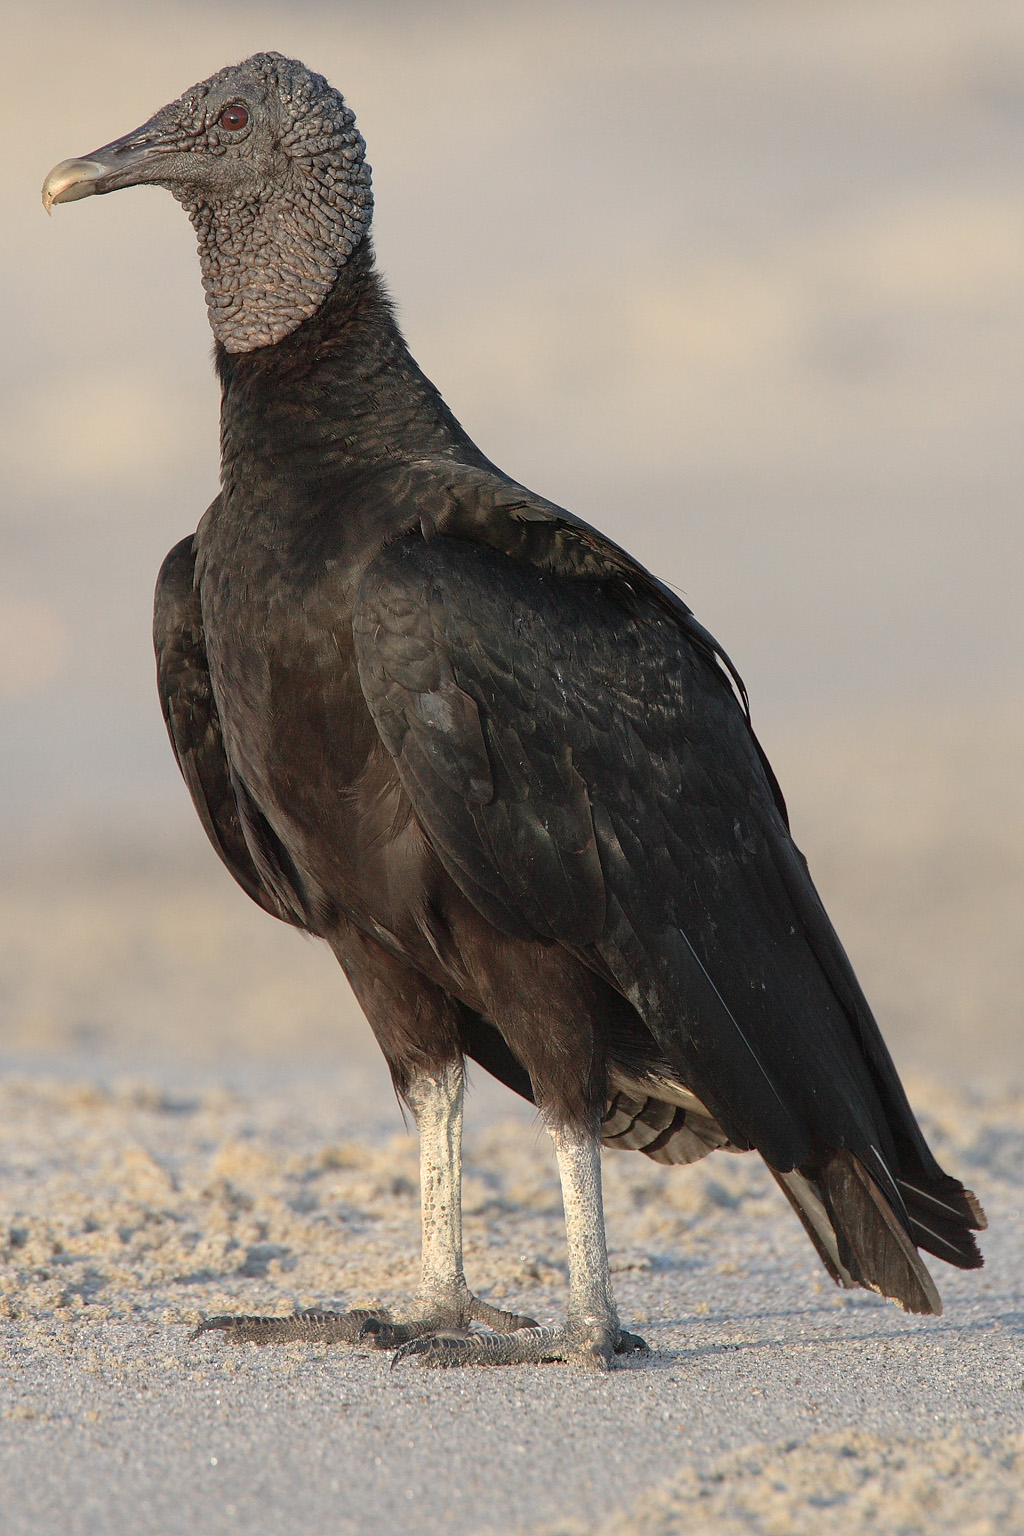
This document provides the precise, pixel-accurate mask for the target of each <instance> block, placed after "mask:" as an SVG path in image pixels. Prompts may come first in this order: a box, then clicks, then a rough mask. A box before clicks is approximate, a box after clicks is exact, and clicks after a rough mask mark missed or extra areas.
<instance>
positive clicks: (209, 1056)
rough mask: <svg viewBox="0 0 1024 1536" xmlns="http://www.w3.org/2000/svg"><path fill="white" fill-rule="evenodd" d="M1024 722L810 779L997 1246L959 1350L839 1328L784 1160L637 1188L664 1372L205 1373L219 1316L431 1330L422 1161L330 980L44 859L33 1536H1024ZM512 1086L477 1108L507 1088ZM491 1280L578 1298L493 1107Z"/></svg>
mask: <svg viewBox="0 0 1024 1536" xmlns="http://www.w3.org/2000/svg"><path fill="white" fill-rule="evenodd" d="M1021 718H1022V717H1021V712H1020V711H1012V710H1009V709H1007V710H1006V711H1004V712H999V713H997V714H995V715H991V714H990V715H987V716H985V717H981V716H979V717H978V718H976V719H970V720H968V719H961V720H960V721H959V724H957V723H956V722H952V721H942V720H932V721H931V722H930V723H928V724H926V723H924V722H922V721H921V720H915V719H910V718H906V719H903V720H902V721H900V720H896V719H893V720H889V721H883V722H875V723H874V724H873V725H872V726H871V727H870V729H869V728H868V726H867V725H862V726H861V727H858V728H857V729H854V728H853V727H852V726H844V727H843V728H842V729H841V730H837V731H835V732H833V733H831V734H830V733H829V732H828V731H827V730H826V729H825V728H824V727H822V728H821V729H819V730H818V731H817V732H815V733H814V734H813V735H810V734H808V735H805V736H803V737H801V738H799V739H794V740H791V741H789V742H788V743H782V744H779V745H773V752H774V755H775V758H776V761H777V764H778V766H779V769H780V772H781V773H782V776H783V779H784V782H785V783H786V786H787V789H788V791H789V793H790V798H791V801H792V803H793V806H794V812H795V816H794V819H795V822H796V824H797V826H798V830H799V835H800V837H801V840H802V841H803V843H804V845H805V846H806V848H807V850H808V852H809V854H810V856H811V862H812V867H813V868H814V869H815V870H816V871H817V872H818V874H819V877H820V881H821V884H822V887H823V889H825V891H826V895H827V898H828V901H829V904H830V906H831V908H832V910H833V913H834V915H835V916H836V918H837V921H838V923H839V926H840V929H841V931H842V932H843V934H844V937H845V938H846V939H847V941H848V943H849V945H850V948H851V951H852V952H853V954H854V957H855V959H856V961H857V964H858V966H859V968H860V970H861V973H862V975H863V976H864V979H865V982H866V984H867V985H868V989H869V991H870V993H871V995H872V997H873V998H874V1000H875V1002H876V1004H877V1007H878V1011H879V1013H880V1015H881V1016H882V1017H883V1019H884V1020H885V1021H886V1028H887V1032H888V1034H889V1036H890V1039H891V1042H892V1044H893V1048H894V1050H895V1052H896V1055H897V1058H898V1060H899V1061H900V1063H901V1065H902V1066H903V1067H904V1068H905V1070H906V1072H907V1079H908V1083H909V1084H910V1090H911V1096H912V1099H913V1101H914V1103H915V1105H916V1106H917V1108H918V1110H919V1112H920V1113H921V1115H922V1117H923V1119H924V1121H925V1124H926V1127H927V1129H928V1132H929V1135H930V1137H931V1138H932V1140H933V1144H934V1145H935V1146H936V1148H937V1149H938V1151H939V1153H940V1156H941V1158H942V1159H943V1161H944V1162H945V1163H946V1164H947V1165H948V1166H949V1167H950V1168H952V1169H953V1170H954V1171H956V1172H957V1173H958V1174H960V1175H961V1176H962V1177H963V1178H965V1179H966V1180H967V1182H968V1183H970V1184H971V1185H972V1186H973V1187H975V1188H976V1189H977V1190H978V1192H979V1193H980V1195H981V1196H982V1198H983V1200H984V1202H985V1205H986V1207H987V1209H988V1212H989V1215H990V1217H991V1223H992V1224H991V1228H990V1231H989V1232H988V1233H987V1234H986V1235H985V1240H984V1248H985V1254H986V1259H987V1267H986V1269H985V1270H984V1271H983V1272H982V1273H981V1274H971V1275H963V1274H958V1273H955V1272H953V1271H950V1270H947V1269H945V1268H944V1267H943V1266H942V1265H940V1264H935V1266H934V1268H935V1272H936V1277H937V1280H938V1282H939V1286H940V1289H941V1291H942V1294H943V1296H944V1299H945V1302H946V1311H945V1313H944V1315H943V1316H942V1317H941V1318H938V1319H930V1320H924V1321H923V1320H921V1319H914V1318H908V1317H905V1316H904V1315H903V1314H902V1313H900V1312H899V1311H897V1310H896V1309H895V1308H893V1307H891V1306H887V1305H885V1304H883V1303H882V1302H880V1301H879V1300H878V1299H877V1298H875V1297H873V1296H870V1295H866V1294H862V1293H856V1294H853V1295H850V1296H848V1295H844V1294H841V1293H839V1292H837V1291H836V1290H835V1289H834V1288H833V1287H832V1285H831V1283H830V1282H829V1281H828V1280H827V1279H826V1277H825V1276H824V1275H823V1274H822V1273H821V1271H820V1270H819V1269H818V1267H817V1264H816V1257H815V1254H814V1253H813V1251H812V1249H811V1248H810V1246H809V1245H808V1243H807V1241H806V1239H805V1237H804V1235H803V1233H802V1231H801V1230H800V1228H799V1227H798V1225H797V1223H796V1222H795V1221H794V1220H793V1218H792V1216H791V1214H790V1212H789V1210H788V1208H787V1207H786V1206H785V1203H784V1201H783V1200H782V1198H781V1197H780V1196H779V1195H778V1193H777V1191H776V1190H775V1187H774V1185H772V1184H771V1181H770V1180H769V1179H768V1177H767V1176H766V1174H765V1172H764V1170H763V1168H762V1167H761V1166H760V1164H759V1163H758V1161H757V1160H756V1158H753V1157H742V1158H740V1157H730V1156H726V1155H722V1154H718V1155H716V1156H714V1157H712V1158H710V1159H709V1160H708V1161H707V1162H705V1163H704V1164H702V1165H700V1166H699V1167H697V1168H693V1169H687V1170H684V1169H677V1170H666V1169H661V1168H658V1167H656V1166H654V1165H652V1164H650V1163H649V1162H647V1161H646V1160H645V1159H643V1158H641V1157H639V1156H636V1155H634V1154H609V1155H608V1156H607V1157H606V1160H605V1162H606V1177H607V1207H608V1224H609V1235H610V1244H611V1250H612V1254H613V1264H614V1267H615V1270H616V1285H617V1291H618V1296H619V1300H620V1306H621V1310H622V1314H623V1319H624V1321H627V1322H628V1323H629V1324H630V1325H632V1326H634V1327H635V1328H637V1329H638V1330H639V1331H642V1332H643V1333H644V1334H645V1336H646V1337H647V1339H648V1340H649V1342H650V1344H651V1345H652V1348H653V1351H654V1352H653V1354H652V1355H651V1357H650V1358H649V1359H648V1360H646V1361H642V1362H637V1363H630V1364H628V1365H625V1366H623V1367H622V1368H620V1369H617V1370H616V1371H614V1372H613V1373H611V1374H610V1375H609V1376H606V1377H591V1376H588V1375H585V1374H580V1373H577V1372H575V1371H573V1370H571V1369H568V1368H564V1367H560V1366H548V1367H543V1368H537V1369H514V1370H507V1371H494V1372H485V1371H472V1372H464V1373H451V1374H449V1373H434V1372H430V1371H423V1370H421V1369H419V1368H418V1367H416V1366H411V1367H407V1368H401V1369H399V1370H396V1371H395V1372H394V1373H392V1372H390V1371H389V1368H388V1360H387V1358H386V1357H383V1356H380V1355H377V1354H373V1353H367V1352H362V1351H359V1350H355V1349H350V1348H347V1347H345V1346H339V1347H337V1348H335V1349H325V1348H322V1347H321V1348H315V1347H313V1348H308V1347H299V1346H288V1347H286V1348H280V1349H274V1350H267V1351H260V1350H257V1349H256V1348H255V1347H251V1346H247V1347H244V1348H242V1349H232V1348H226V1347H225V1346H224V1345H223V1344H222V1343H221V1342H220V1341H219V1340H218V1339H216V1338H210V1339H203V1340H201V1341H199V1342H190V1339H189V1333H190V1329H191V1326H192V1325H193V1324H194V1322H195V1321H196V1320H197V1319H198V1318H199V1317H200V1316H201V1315H203V1314H207V1315H208V1314H210V1313H212V1312H217V1311H221V1310H231V1311H234V1310H238V1311H252V1310H261V1311H262V1310H267V1311H272V1312H290V1311H292V1310H293V1309H294V1308H295V1307H304V1306H308V1305H313V1304H316V1305H322V1304H326V1305H332V1306H339V1307H346V1306H350V1305H352V1304H359V1303H363V1302H366V1301H369V1300H373V1299H376V1298H380V1299H382V1300H384V1301H395V1300H400V1299H401V1298H402V1297H405V1296H408V1295H409V1293H410V1291H411V1290H412V1288H413V1287H414V1285H415V1280H416V1261H417V1237H418V1234H417V1222H418V1211H417V1191H416V1181H417V1163H416V1144H415V1141H414V1139H413V1138H412V1137H411V1136H410V1135H408V1134H407V1132H406V1130H405V1129H404V1127H403V1123H402V1119H401V1115H400V1113H399V1111H398V1109H397V1106H396V1104H395V1101H394V1098H393V1096H392V1095H391V1092H390V1087H389V1084H388V1081H387V1077H386V1074H385V1072H384V1069H383V1065H382V1063H381V1062H380V1061H379V1059H378V1057H377V1055H376V1048H375V1047H374V1046H373V1044H372V1041H371V1040H370V1038H369V1033H368V1031H367V1029H366V1027H365V1025H364V1024H363V1023H362V1022H361V1020H360V1018H359V1016H358V1014H357V1012H356V1010H355V1008H354V1005H353V1004H352V1003H351V1000H350V999H348V998H347V996H346V994H345V992H344V990H343V988H342V985H341V982H340V978H339V977H338V975H337V972H336V970H335V968H334V965H333V962H331V960H330V959H329V957H328V956H327V955H326V954H324V953H323V952H321V951H320V950H319V949H317V948H316V946H313V945H311V944H307V943H305V942H303V941H302V940H301V939H299V938H298V937H297V936H296V935H295V934H293V933H291V932H289V931H287V930H285V929H284V928H283V927H281V926H280V925H277V924H274V923H272V922H271V921H270V920H269V919H266V918H265V917H264V916H263V915H262V914H261V913H259V912H258V911H257V910H256V909H255V908H254V907H252V906H251V904H249V903H247V902H246V901H245V899H244V898H243V897H242V896H241V895H239V894H238V893H236V891H235V890H234V888H233V887H232V885H231V883H230V882H229V881H228V880H227V878H226V877H225V876H224V875H223V873H222V872H221V871H220V869H219V867H218V866H217V865H216V863H215V861H214V860H213V859H212V858H211V857H210V856H209V855H208V854H207V852H206V850H205V849H204V848H203V847H202V846H201V844H200V842H199V834H198V833H197V834H196V841H195V843H194V844H189V845H188V846H186V847H183V848H181V849H179V850H178V851H177V853H176V854H175V855H174V856H173V857H172V856H171V855H170V854H169V853H167V852H166V851H164V852H160V851H159V850H156V851H154V850H153V849H150V850H148V851H145V850H136V851H135V852H134V853H133V852H131V850H125V849H122V850H120V851H119V852H116V853H111V852H110V851H109V850H108V852H107V854H106V855H105V856H104V857H103V858H102V859H101V858H98V857H96V856H95V855H94V856H92V857H91V858H86V857H85V856H84V855H83V854H79V855H76V856H75V857H71V855H70V854H69V853H68V852H67V851H66V850H65V851H64V852H63V853H62V854H59V855H58V854H57V853H55V852H53V851H51V852H50V853H49V854H44V853H43V852H41V851H38V852H37V854H36V855H35V856H34V857H33V858H31V859H26V858H22V859H21V861H20V862H18V861H15V862H11V863H9V864H8V866H7V867H6V869H5V871H4V872H3V877H2V879H0V920H2V923H0V927H2V935H3V937H2V939H0V974H2V976H3V992H2V996H0V1007H2V1015H0V1017H2V1020H3V1036H2V1039H3V1056H2V1060H0V1066H2V1067H3V1068H4V1071H3V1076H2V1086H0V1178H2V1184H0V1242H2V1243H3V1246H2V1248H0V1313H2V1317H3V1321H2V1324H0V1327H2V1334H0V1337H2V1353H0V1405H2V1407H0V1411H2V1413H3V1424H2V1426H0V1509H2V1511H3V1514H2V1519H0V1529H2V1531H3V1533H4V1536H21V1533H29V1532H31V1533H32V1536H40V1533H45V1536H50V1533H61V1536H63V1533H69V1536H77V1533H83V1536H84V1533H90V1536H93V1533H95V1536H101V1533H102V1536H122V1533H125V1536H127V1533H129V1532H131V1533H135V1532H139V1531H145V1532H160V1533H164V1532H166V1533H178V1532H182V1533H185V1532H188V1533H192V1532H196V1531H202V1532H204V1533H217V1532H221V1531H223V1532H231V1531H236V1530H238V1531H242V1530H245V1531H247V1532H250V1533H252V1536H264V1533H267V1536H269V1533H272V1532H273V1533H277V1532H287V1533H289V1536H306V1533H309V1536H320V1533H325V1536H326V1533H328V1532H330V1533H335V1532H339V1533H347V1532H360V1533H363V1532H365V1533H378V1532H379V1533H390V1532H394V1531H399V1530H400V1531H410V1532H424V1533H426V1532H435V1531H436V1532H442V1531H445V1532H464V1533H466V1536H486V1533H494V1536H511V1533H513V1532H528V1533H531V1536H542V1533H543V1536H581V1533H590V1532H601V1533H602V1536H613V1533H614V1536H624V1533H626V1532H638V1533H655V1532H657V1533H662V1532H665V1533H668V1532H682V1531H687V1532H689V1531H699V1532H702V1533H703V1532H705V1531H706V1532H709V1533H712V1532H714V1533H733V1532H737V1533H739V1532H765V1533H768V1532H770V1533H774V1536H799V1533H802V1532H805V1531H807V1532H811V1531H813V1532H815V1533H818V1532H829V1531H836V1532H842V1533H843V1536H846V1533H860V1532H885V1533H888V1532H893V1533H896V1532H899V1533H910V1532H922V1533H929V1536H931V1533H938V1532H946V1531H949V1532H956V1533H957V1536H965V1533H970V1536H985V1533H989V1532H991V1533H993V1536H995V1533H997V1532H998V1533H1000V1536H1002V1533H1004V1532H1015V1531H1022V1532H1024V1494H1022V1489H1024V1438H1022V1437H1024V1358H1022V1332H1024V1302H1022V1282H1021V1274H1022V1267H1024V1219H1022V1218H1024V1198H1022V1194H1021V1187H1020V1170H1021V1166H1022V1162H1024V1092H1022V1091H1021V1087H1022V1086H1024V1070H1022V1067H1024V1056H1022V1048H1021V1038H1020V1037H1021V1031H1020V1016H1019V998H1020V993H1021V981H1022V979H1024V978H1022V976H1021V967H1022V961H1021V946H1020V944H1019V933H1020V920H1021V912H1022V906H1024V878H1022V874H1021V871H1022V869H1024V859H1022V857H1021V852H1022V820H1021V815H1020V812H1019V809H1018V808H1017V786H1018V785H1019V782H1020V759H1021V755H1022V751H1021V748H1022V742H1024V729H1022V728H1021V726H1020V723H1019V722H1020V719H1021ZM480 1076H482V1075H481V1074H478V1078H479V1077H480ZM467 1145H468V1166H467V1178H466V1235H467V1270H468V1274H469V1277H470V1280H471V1283H474V1284H475V1285H476V1287H477V1288H478V1289H479V1290H480V1291H481V1292H482V1293H483V1294H484V1295H485V1296H488V1297H490V1298H492V1299H494V1300H497V1301H502V1302H507V1303H509V1304H512V1305H514V1306H515V1307H516V1309H518V1310H526V1311H529V1312H532V1313H533V1314H534V1315H535V1316H538V1317H540V1318H543V1319H547V1318H558V1317H559V1316H560V1315H561V1311H562V1308H563V1305H564V1299H565V1283H566V1274H565V1249H564V1234H563V1228H562V1221H561V1213H560V1202H559V1194H558V1187H557V1181H556V1178H555V1171H554V1166H553V1161H552V1157H551V1154H550V1150H549V1147H548V1145H547V1138H546V1136H545V1135H544V1134H543V1133H542V1132H541V1131H540V1130H539V1129H538V1128H537V1126H536V1124H535V1122H534V1120H533V1117H532V1115H531V1113H530V1112H529V1110H528V1108H527V1107H526V1106H522V1105H518V1104H517V1103H516V1102H515V1101H514V1100H513V1099H512V1097H511V1096H510V1095H508V1094H506V1093H505V1092H504V1091H503V1090H501V1089H500V1088H498V1087H497V1086H496V1085H493V1084H488V1082H487V1081H486V1080H484V1081H477V1082H476V1084H475V1087H474V1091H473V1093H472V1095H471V1099H470V1104H469V1111H468V1130H467Z"/></svg>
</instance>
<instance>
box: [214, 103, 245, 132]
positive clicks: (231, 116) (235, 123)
mask: <svg viewBox="0 0 1024 1536" xmlns="http://www.w3.org/2000/svg"><path fill="white" fill-rule="evenodd" d="M217 122H218V123H219V124H220V126H221V127H222V128H226V129H227V130H228V132H229V133H240V132H241V130H242V129H243V128H245V127H247V126H248V122H249V113H248V111H247V109H246V108H245V107H243V106H242V103H241V102H240V101H233V102H231V104H230V105H229V106H226V107H225V108H224V111H223V112H222V113H221V115H220V117H218V119H217Z"/></svg>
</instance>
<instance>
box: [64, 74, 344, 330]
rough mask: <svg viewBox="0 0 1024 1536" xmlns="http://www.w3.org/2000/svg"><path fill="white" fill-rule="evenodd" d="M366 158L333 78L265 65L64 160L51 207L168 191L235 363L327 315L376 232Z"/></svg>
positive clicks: (208, 84) (198, 88)
mask: <svg viewBox="0 0 1024 1536" xmlns="http://www.w3.org/2000/svg"><path fill="white" fill-rule="evenodd" d="M365 153H366V146H365V145H364V143H363V139H362V135H361V134H360V133H359V130H358V129H357V128H356V126H355V117H354V116H353V114H352V112H351V111H350V110H349V108H348V107H347V106H346V105H345V101H344V98H343V97H342V96H341V94H340V92H338V91H336V90H334V89H333V88H332V87H331V86H330V85H328V83H327V81H326V80H325V79H324V78H323V76H322V75H315V74H313V73H312V71H311V70H308V69H307V68H306V66H305V65H304V64H300V63H299V62H298V60H296V59H286V58H284V57H283V56H282V55H281V54H279V53H257V54H254V55H253V57H252V58H251V59H246V60H245V62H244V63H243V64H237V65H234V66H233V67H231V68H228V69H222V70H220V72H219V73H218V74H216V75H212V76H211V77H210V79H209V80H204V81H203V82H202V83H201V84H200V85H194V86H193V87H192V89H191V90H189V91H186V92H185V94H184V96H181V97H179V99H178V100H177V101H173V102H171V104H170V105H169V106H166V107H164V108H162V109H161V111H159V112H157V114H156V115H155V116H154V117H151V118H150V120H149V122H147V123H144V124H143V125H142V127H141V128H137V129H136V130H135V131H134V133H130V134H127V135H126V136H125V137H124V138H122V139H117V140H115V141H114V142H113V143H112V144H107V145H105V146H104V148H103V149H98V150H96V151H95V152H94V153H93V154H92V155H89V156H88V157H87V158H85V159H82V160H62V161H61V163H60V165H57V166H54V168H53V170H52V171H51V172H50V174H49V176H48V177H47V178H46V181H45V183H44V185H43V203H44V205H45V206H46V208H47V210H49V208H50V206H51V205H52V204H53V203H63V202H73V201H75V200H76V199H77V198H80V197H88V196H89V195H90V194H92V193H102V192H114V191H116V190H117V189H118V188H120V187H132V186H138V185H140V184H142V183H145V182H152V183H153V184H154V185H156V186H160V187H167V188H168V189H169V191H171V192H172V193H173V194H174V196H175V197H176V198H177V199H178V202H179V203H181V204H182V205H183V207H184V208H186V209H187V211H188V215H189V218H190V219H191V220H192V223H193V225H194V227H195V231H196V234H197V236H198V238H199V259H200V262H201V264H202V269H203V287H204V288H205V289H206V302H207V304H208V306H209V311H210V324H211V325H212V327H213V331H214V335H215V336H216V337H217V339H218V340H219V341H221V342H223V344H224V346H225V347H226V348H227V349H228V351H229V352H250V351H252V350H253V349H254V348H256V347H265V346H269V345H271V344H272V343H273V342H276V341H280V340H281V339H282V338H283V337H285V336H287V335H288V334H289V333H290V332H291V331H293V330H294V329H295V327H296V326H297V325H300V324H301V323H302V321H303V320H308V319H309V317H310V316H311V315H313V314H315V313H316V311H317V309H319V307H320V305H321V304H322V303H323V300H324V299H325V298H326V296H327V294H328V292H329V291H330V289H331V287H332V286H333V284H334V281H335V279H336V278H337V275H338V271H339V269H340V268H341V267H342V266H343V265H344V264H345V262H346V261H347V260H348V258H349V256H350V255H351V254H352V252H353V251H354V250H355V248H356V246H357V245H358V244H359V242H360V240H362V239H363V237H364V235H365V234H366V232H367V230H368V229H369V226H370V217H371V212H372V208H373V198H372V194H371V192H370V168H369V166H368V165H367V164H366V158H365Z"/></svg>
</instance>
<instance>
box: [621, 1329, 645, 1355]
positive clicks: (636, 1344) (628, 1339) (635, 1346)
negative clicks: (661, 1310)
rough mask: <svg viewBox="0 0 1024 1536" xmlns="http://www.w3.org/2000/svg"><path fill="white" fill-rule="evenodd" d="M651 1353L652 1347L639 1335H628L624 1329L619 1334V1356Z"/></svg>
mask: <svg viewBox="0 0 1024 1536" xmlns="http://www.w3.org/2000/svg"><path fill="white" fill-rule="evenodd" d="M650 1352H651V1346H650V1345H649V1344H648V1342H647V1340H646V1339H642V1338H641V1337H640V1335H639V1334H638V1333H626V1331H625V1329H623V1331H622V1332H621V1333H620V1334H619V1342H618V1343H617V1344H616V1346H615V1353H616V1354H617V1355H649V1354H650Z"/></svg>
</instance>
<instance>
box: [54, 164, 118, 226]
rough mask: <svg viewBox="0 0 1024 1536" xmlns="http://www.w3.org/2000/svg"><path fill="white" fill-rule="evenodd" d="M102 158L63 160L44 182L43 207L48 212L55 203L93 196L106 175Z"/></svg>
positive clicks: (71, 201)
mask: <svg viewBox="0 0 1024 1536" xmlns="http://www.w3.org/2000/svg"><path fill="white" fill-rule="evenodd" d="M106 171H107V167H106V166H105V165H104V164H103V163H102V161H100V160H62V161H61V162H60V164H59V165H55V166H54V168H53V170H52V171H51V172H50V174H49V176H47V178H46V180H45V181H44V182H43V207H44V208H45V209H46V211H47V213H49V212H50V209H51V208H52V207H53V205H54V203H75V202H77V201H78V199H79V198H80V197H92V195H93V193H94V192H98V191H99V187H98V185H97V183H98V182H100V181H101V180H102V179H103V177H104V176H105V175H106Z"/></svg>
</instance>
